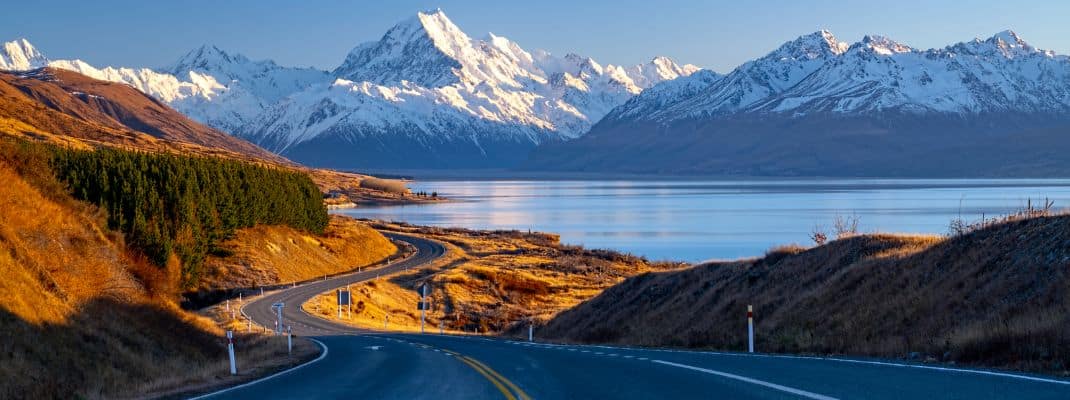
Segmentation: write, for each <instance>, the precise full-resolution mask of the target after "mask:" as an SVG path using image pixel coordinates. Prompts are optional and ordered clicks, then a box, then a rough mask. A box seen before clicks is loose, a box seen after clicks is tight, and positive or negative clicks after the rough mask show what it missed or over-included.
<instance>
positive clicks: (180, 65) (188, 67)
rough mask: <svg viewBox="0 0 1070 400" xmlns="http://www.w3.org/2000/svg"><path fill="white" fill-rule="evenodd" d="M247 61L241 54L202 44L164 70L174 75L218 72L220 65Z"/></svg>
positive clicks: (245, 62)
mask: <svg viewBox="0 0 1070 400" xmlns="http://www.w3.org/2000/svg"><path fill="white" fill-rule="evenodd" d="M249 62H250V61H249V59H248V58H246V57H245V56H243V55H241V54H236V53H234V54H232V53H228V52H226V51H223V50H222V49H220V48H219V47H218V46H216V45H213V44H204V45H201V46H200V47H197V48H195V49H193V50H190V51H189V52H187V53H186V54H185V55H183V56H182V57H180V58H179V59H178V61H175V63H174V64H171V65H170V66H168V67H166V68H164V70H166V71H168V72H170V73H172V74H175V75H179V74H182V73H184V72H189V71H202V72H219V71H218V70H219V69H221V67H224V66H227V65H233V64H247V63H249Z"/></svg>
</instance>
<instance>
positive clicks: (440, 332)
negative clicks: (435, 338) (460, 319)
mask: <svg viewBox="0 0 1070 400" xmlns="http://www.w3.org/2000/svg"><path fill="white" fill-rule="evenodd" d="M444 333H446V332H445V331H444V330H443V329H442V321H438V334H439V335H442V334H444Z"/></svg>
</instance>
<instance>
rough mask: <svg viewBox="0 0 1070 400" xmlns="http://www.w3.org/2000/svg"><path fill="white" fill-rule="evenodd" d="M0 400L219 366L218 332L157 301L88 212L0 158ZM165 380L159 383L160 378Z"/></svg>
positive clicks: (158, 289) (157, 280) (137, 382)
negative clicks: (33, 183)
mask: <svg viewBox="0 0 1070 400" xmlns="http://www.w3.org/2000/svg"><path fill="white" fill-rule="evenodd" d="M0 181H2V182H4V185H3V189H2V190H0V192H2V193H3V196H0V221H3V223H2V224H0V274H2V275H3V277H4V279H0V331H2V332H4V335H3V336H4V340H3V341H0V382H2V383H0V398H70V397H87V398H99V397H114V396H124V395H132V394H136V393H138V392H140V391H142V388H144V387H146V386H153V385H155V384H156V383H157V382H164V381H166V382H169V383H176V382H181V380H182V378H183V377H184V376H186V373H187V372H191V371H194V370H197V371H201V370H204V369H207V368H208V366H211V365H219V366H221V365H223V364H220V363H219V361H220V358H219V355H221V354H223V353H222V352H221V350H222V347H221V345H220V341H219V339H218V337H219V334H220V332H219V331H218V330H217V329H216V328H214V325H213V324H212V323H211V322H210V321H207V320H204V319H201V318H197V317H195V316H193V315H191V314H187V313H185V312H183V311H181V310H179V309H178V308H177V307H176V306H174V304H173V303H171V302H168V301H165V300H162V299H160V296H168V295H169V294H168V293H166V292H168V291H169V290H170V288H169V280H170V279H169V278H168V277H167V276H166V274H163V273H160V272H159V271H158V270H157V269H156V268H155V267H153V266H150V265H147V264H146V263H143V262H139V261H138V260H136V259H133V258H131V257H129V256H128V255H127V254H126V252H125V251H124V249H123V247H122V245H121V241H120V240H119V239H118V238H117V237H116V236H115V235H113V234H111V233H109V232H107V231H104V230H102V229H101V228H100V227H101V226H103V224H102V221H101V218H100V216H99V214H98V213H97V212H96V210H94V209H92V208H89V207H84V206H80V205H79V204H78V203H76V202H74V201H73V200H69V199H64V198H62V197H58V198H55V197H50V196H46V195H43V194H42V193H41V192H40V191H39V190H38V189H37V188H35V187H33V186H31V185H30V184H29V183H27V182H26V180H24V179H23V178H22V177H20V176H19V174H17V173H15V171H14V170H13V168H11V166H9V165H7V164H6V163H3V162H0ZM165 385H166V384H165Z"/></svg>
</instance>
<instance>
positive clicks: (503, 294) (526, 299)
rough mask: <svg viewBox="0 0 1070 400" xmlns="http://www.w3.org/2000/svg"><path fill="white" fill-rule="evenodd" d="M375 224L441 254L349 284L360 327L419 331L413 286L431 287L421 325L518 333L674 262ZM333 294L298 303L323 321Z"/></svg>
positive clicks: (533, 238)
mask: <svg viewBox="0 0 1070 400" xmlns="http://www.w3.org/2000/svg"><path fill="white" fill-rule="evenodd" d="M373 226H374V227H376V228H378V229H383V230H388V231H395V232H404V233H408V234H415V235H419V236H422V237H426V238H430V239H434V240H438V241H440V242H442V243H444V244H445V245H446V247H447V250H448V253H447V255H446V256H445V257H443V258H441V259H440V260H438V261H437V262H436V263H434V264H433V265H432V266H431V267H429V268H426V269H420V270H412V271H406V272H403V273H399V274H395V275H391V276H384V277H381V278H380V279H378V280H374V281H370V282H365V283H362V284H358V285H353V286H352V290H353V302H354V304H355V305H354V307H353V313H352V319H348V318H343V319H342V320H341V322H344V323H349V324H353V325H356V326H360V327H365V328H373V329H383V326H384V321H385V319H386V317H387V316H389V325H388V329H390V330H400V331H414V330H419V327H420V314H419V311H417V310H416V303H417V301H418V295H417V293H416V287H417V286H418V285H419V284H420V283H421V282H425V281H426V282H429V283H430V285H431V288H432V290H431V293H430V296H429V297H430V301H431V303H432V309H431V310H430V311H429V312H428V319H427V321H428V322H427V323H428V328H429V329H432V330H437V329H438V326H439V323H440V322H441V323H442V324H443V325H444V328H445V329H446V330H447V331H450V332H478V333H501V332H513V333H518V334H519V333H520V331H521V330H523V329H522V328H523V327H525V326H526V322H523V321H528V320H531V321H534V322H535V324H537V325H538V324H541V323H543V322H544V321H546V320H548V319H550V318H552V317H553V316H554V315H555V314H556V313H557V312H559V311H561V310H564V309H567V308H569V307H572V306H575V305H576V304H579V303H580V302H582V301H583V300H586V299H588V298H590V297H593V296H595V295H597V294H598V293H600V292H601V291H602V290H603V289H605V288H607V287H610V286H612V285H614V284H616V283H618V282H620V281H622V280H624V279H625V278H627V277H629V276H633V275H636V274H639V273H643V272H648V271H661V270H668V269H674V268H679V267H681V266H680V265H679V264H670V263H652V262H648V261H647V260H645V259H642V258H639V257H633V256H629V255H625V254H620V253H616V252H611V251H603V250H588V249H583V248H581V247H576V246H567V245H562V244H561V243H559V241H558V237H557V236H556V235H551V234H543V233H522V232H517V231H495V232H491V231H472V230H465V229H442V228H430V227H416V226H411V225H405V224H383V223H375V224H373ZM335 301H336V300H335V295H334V292H333V291H332V292H328V293H325V294H323V295H320V296H318V297H316V298H314V299H312V300H311V301H309V302H308V303H305V304H304V305H303V307H304V309H305V310H307V311H309V312H310V313H313V314H316V315H319V316H321V317H324V318H330V319H334V318H335V317H337V308H336V306H335Z"/></svg>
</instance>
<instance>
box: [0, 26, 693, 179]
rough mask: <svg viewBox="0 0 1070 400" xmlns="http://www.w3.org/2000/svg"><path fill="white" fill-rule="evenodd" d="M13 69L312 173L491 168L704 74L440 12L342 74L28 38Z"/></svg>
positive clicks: (15, 54) (9, 56)
mask: <svg viewBox="0 0 1070 400" xmlns="http://www.w3.org/2000/svg"><path fill="white" fill-rule="evenodd" d="M4 50H5V54H4V55H3V56H0V57H3V58H0V62H2V64H0V68H2V69H8V70H19V69H33V68H38V67H41V66H44V65H49V66H53V67H56V68H62V69H68V70H73V71H77V72H80V73H83V74H85V75H88V76H91V77H94V78H97V79H102V80H109V81H115V82H125V83H127V84H130V85H131V86H133V87H135V88H137V89H139V90H141V91H143V92H145V93H147V94H149V95H151V96H153V97H155V98H157V99H159V100H161V101H164V102H166V103H168V104H170V105H171V106H172V107H174V108H175V109H177V110H179V111H181V112H183V113H185V114H186V115H188V116H190V117H192V118H194V119H196V120H198V121H201V122H204V123H206V124H208V125H210V126H213V127H215V128H218V129H220V130H223V131H226V132H230V133H232V134H235V135H238V136H242V137H244V138H247V139H249V140H251V141H253V142H255V143H257V144H260V145H261V146H263V147H265V148H268V149H269V150H272V151H276V152H279V153H281V154H283V155H286V156H289V157H290V158H292V159H295V160H296V161H300V162H304V163H307V164H311V165H329V166H334V167H403V166H404V167H421V166H423V167H427V166H436V167H453V166H456V167H483V166H506V165H510V164H515V163H516V162H518V161H520V160H522V159H523V158H524V157H525V156H526V153H527V152H528V151H529V150H530V149H531V148H533V147H535V146H536V145H537V144H539V143H545V142H555V141H562V140H566V139H571V138H575V137H577V136H579V135H582V134H583V133H584V132H586V131H587V130H588V129H590V127H591V126H592V125H593V124H594V123H595V122H597V121H598V120H599V119H601V118H602V116H604V115H605V114H606V113H608V112H609V111H610V110H612V109H613V108H614V107H616V106H618V105H621V104H623V103H624V102H626V101H627V100H628V99H630V98H632V97H634V96H635V95H636V94H638V93H640V92H641V91H642V90H644V89H646V88H648V87H651V86H653V85H655V84H657V83H660V82H663V81H666V80H672V79H676V78H679V77H683V76H688V75H691V74H692V73H694V72H696V71H698V68H697V67H694V66H692V65H683V66H681V65H677V64H676V63H675V62H673V61H672V60H670V59H668V58H665V57H656V58H654V59H653V60H651V61H650V62H649V63H647V64H642V65H637V66H631V67H622V66H614V65H605V66H603V65H601V64H599V63H598V62H596V61H594V60H592V59H590V58H587V57H582V56H579V55H576V54H567V55H565V56H564V57H558V56H555V55H552V54H550V53H548V52H545V51H541V50H536V51H533V52H528V51H526V50H524V49H523V48H522V47H520V46H519V45H518V44H516V43H515V42H512V41H510V40H509V39H507V38H505V37H501V36H497V35H494V34H488V35H487V36H486V37H485V38H482V39H473V38H471V37H469V36H468V35H467V34H466V33H465V32H463V31H462V30H461V29H460V28H459V27H457V26H456V25H455V24H453V22H451V21H450V20H449V18H448V17H447V16H446V15H445V13H443V12H442V11H441V10H435V11H429V12H422V13H418V14H417V15H415V16H413V17H412V18H409V19H407V20H405V21H402V22H401V23H399V24H397V25H396V26H394V27H393V28H391V29H390V30H388V31H387V33H386V34H385V35H384V36H383V37H382V38H380V39H379V40H377V41H373V42H369V43H365V44H362V45H359V46H357V47H356V48H354V49H353V50H352V51H351V52H350V53H349V55H348V56H347V57H346V59H345V61H344V62H343V63H342V65H340V66H339V67H338V68H336V69H334V70H333V71H332V72H326V71H319V70H315V69H301V68H288V67H281V66H278V65H277V64H275V63H274V62H272V61H252V60H249V59H248V58H246V57H244V56H241V55H237V54H230V53H227V52H224V51H222V50H220V49H218V48H216V47H214V46H203V47H201V48H198V49H195V50H193V51H191V52H189V53H188V54H186V55H185V56H183V57H181V58H180V59H179V60H178V61H176V62H175V63H173V64H171V65H169V66H166V67H164V68H159V69H148V68H136V69H135V68H112V67H106V68H99V69H98V68H96V67H93V66H92V65H89V64H87V63H85V62H82V61H80V60H60V61H48V60H47V59H46V58H44V56H43V55H40V53H38V52H37V51H36V50H34V49H33V47H32V46H31V45H30V44H29V42H26V41H25V40H22V41H19V42H12V43H9V44H6V45H5V48H4Z"/></svg>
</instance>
